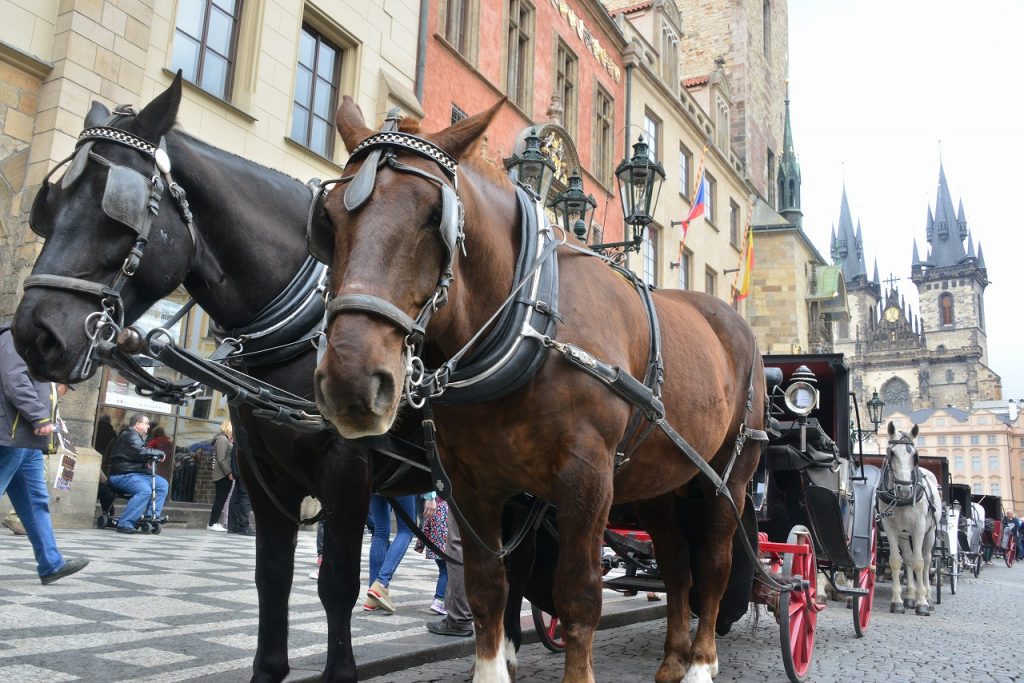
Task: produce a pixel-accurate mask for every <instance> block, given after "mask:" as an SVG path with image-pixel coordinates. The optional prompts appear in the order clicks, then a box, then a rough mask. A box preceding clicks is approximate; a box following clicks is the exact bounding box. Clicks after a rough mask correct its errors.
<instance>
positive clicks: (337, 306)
mask: <svg viewBox="0 0 1024 683" xmlns="http://www.w3.org/2000/svg"><path fill="white" fill-rule="evenodd" d="M398 121H399V114H398V110H397V109H392V110H391V111H390V112H388V116H387V118H386V119H385V122H384V126H383V127H382V128H381V132H379V133H376V134H374V135H371V136H370V137H368V138H366V139H365V140H363V141H362V142H360V143H359V144H358V145H357V146H356V147H355V148H354V149H353V150H352V154H351V156H350V157H349V160H348V163H347V164H346V167H347V166H348V165H349V164H352V163H353V162H354V161H357V160H359V159H363V158H364V157H365V160H364V162H363V165H362V166H361V167H360V169H359V170H358V171H357V172H356V173H355V174H353V175H350V176H345V177H342V178H337V179H335V180H327V181H324V182H322V183H320V187H319V188H318V190H317V192H316V193H314V196H313V203H312V206H311V210H310V222H309V226H308V227H307V234H308V236H309V244H310V252H311V253H313V255H314V256H315V257H317V258H318V259H320V260H321V261H324V262H325V263H327V264H330V263H331V261H332V260H333V256H334V255H333V253H330V254H328V253H325V250H324V249H323V248H322V247H319V248H318V247H317V246H316V245H318V244H323V243H324V240H322V239H319V238H320V237H321V236H320V235H318V234H317V232H318V230H322V229H323V228H317V227H316V226H315V225H314V223H313V215H314V213H315V211H316V210H317V207H318V206H319V203H320V201H321V198H322V196H323V194H324V192H325V191H326V188H328V187H329V186H331V185H334V184H340V183H347V184H348V187H347V188H346V189H345V195H344V200H343V203H344V205H345V208H346V209H347V210H348V211H349V212H350V213H353V212H355V211H357V210H358V209H359V208H361V207H362V206H363V205H364V204H366V202H367V201H368V200H369V198H370V195H371V194H372V193H373V188H374V184H375V183H376V177H377V171H378V169H379V168H380V167H382V166H384V165H387V166H388V167H389V168H391V169H392V170H393V171H396V172H398V173H409V174H412V175H415V176H418V177H420V178H423V179H425V180H428V181H430V182H432V183H436V184H437V185H438V186H439V188H440V192H441V220H440V225H439V234H440V239H441V243H442V245H443V246H444V251H445V256H444V261H443V263H442V267H441V272H440V275H439V277H438V279H437V284H436V285H435V287H434V291H433V292H432V293H431V294H430V295H429V296H428V297H427V300H426V301H425V302H424V303H423V304H422V305H421V307H420V310H419V313H418V314H417V315H416V317H415V318H413V317H412V316H410V315H408V314H407V313H406V312H405V311H403V310H402V309H401V308H400V307H398V306H396V305H395V304H393V303H392V302H390V301H388V300H386V299H383V298H381V297H378V296H374V295H371V294H343V295H341V296H337V297H333V298H331V299H329V300H328V302H327V311H326V314H325V329H326V327H327V326H329V325H330V324H331V321H332V320H334V318H335V317H336V316H337V315H339V314H341V313H343V312H348V311H357V312H361V313H366V314H369V315H371V316H375V317H378V318H383V319H384V320H386V321H388V322H390V323H391V324H392V325H394V326H395V327H397V328H398V329H399V330H401V331H402V332H404V333H405V340H404V347H405V353H404V355H405V365H406V395H407V397H409V398H411V397H412V395H413V393H414V389H415V388H416V387H418V386H420V385H421V384H422V383H423V381H424V376H425V368H424V364H423V361H422V360H421V359H420V352H421V350H422V346H423V343H424V338H425V335H426V328H427V324H428V323H429V322H430V318H431V317H432V316H433V314H434V313H435V312H437V311H438V310H439V309H440V308H441V307H442V306H444V305H445V304H446V303H448V290H449V288H450V287H451V285H452V283H453V282H454V280H455V259H456V257H457V255H458V253H459V252H460V251H461V252H462V253H463V255H465V232H464V225H465V216H464V211H463V207H462V202H461V200H460V199H459V197H458V194H457V192H458V186H459V181H458V162H457V161H456V160H455V159H454V158H453V157H452V156H451V155H449V154H448V153H447V152H445V151H444V150H443V149H441V148H440V147H438V146H437V145H435V144H434V143H432V142H430V141H429V140H426V139H424V138H421V137H419V136H417V135H411V134H409V133H402V132H399V131H398V130H397V128H398ZM401 151H404V152H411V153H413V154H415V155H417V156H420V157H423V158H425V159H429V160H430V161H432V162H434V163H435V164H436V165H437V166H438V168H440V169H441V171H442V172H443V174H444V177H441V176H437V175H434V174H432V173H428V172H427V171H423V170H421V169H419V168H416V167H414V166H409V165H407V164H404V163H402V162H401V161H399V160H398V157H397V153H398V152H401ZM449 183H450V184H449ZM413 405H414V406H415V407H419V406H420V405H422V402H419V403H418V404H417V403H415V402H413Z"/></svg>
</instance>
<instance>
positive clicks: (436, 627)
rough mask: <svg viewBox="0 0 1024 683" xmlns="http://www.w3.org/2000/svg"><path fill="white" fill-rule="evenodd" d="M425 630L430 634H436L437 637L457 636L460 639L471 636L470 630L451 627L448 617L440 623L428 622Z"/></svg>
mask: <svg viewBox="0 0 1024 683" xmlns="http://www.w3.org/2000/svg"><path fill="white" fill-rule="evenodd" d="M427 630H428V631H430V632H431V633H436V634H437V635H439V636H459V637H460V638H465V637H467V636H471V635H473V629H472V628H469V627H465V628H458V627H456V626H452V624H451V623H450V622H449V621H448V617H445V618H444V619H441V620H440V621H428V622H427Z"/></svg>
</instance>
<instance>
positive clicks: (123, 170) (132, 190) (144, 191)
mask: <svg viewBox="0 0 1024 683" xmlns="http://www.w3.org/2000/svg"><path fill="white" fill-rule="evenodd" d="M149 189H150V182H149V179H148V178H147V177H146V176H144V175H142V174H141V173H139V172H138V171H136V170H134V169H131V168H128V167H127V166H114V165H111V166H110V167H109V168H108V169H107V186H106V188H105V189H104V190H103V199H102V200H101V203H100V205H101V206H102V207H103V213H105V214H107V216H109V217H110V218H113V219H114V220H115V221H118V222H119V223H123V224H124V225H127V226H128V227H129V228H131V229H132V230H134V231H135V232H137V233H142V231H143V228H145V226H146V207H147V206H148V204H149Z"/></svg>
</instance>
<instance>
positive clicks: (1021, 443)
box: [1019, 437, 1024, 448]
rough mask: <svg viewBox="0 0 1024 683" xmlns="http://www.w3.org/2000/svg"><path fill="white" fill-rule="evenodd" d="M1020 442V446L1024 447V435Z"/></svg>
mask: <svg viewBox="0 0 1024 683" xmlns="http://www.w3.org/2000/svg"><path fill="white" fill-rule="evenodd" d="M1019 444H1020V447H1021V448H1024V437H1022V438H1021V439H1020V442H1019Z"/></svg>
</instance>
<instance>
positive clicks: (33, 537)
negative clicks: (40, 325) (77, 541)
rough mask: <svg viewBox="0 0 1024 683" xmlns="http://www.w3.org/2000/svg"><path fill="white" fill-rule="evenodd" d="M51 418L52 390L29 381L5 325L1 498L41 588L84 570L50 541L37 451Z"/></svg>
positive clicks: (0, 359)
mask: <svg viewBox="0 0 1024 683" xmlns="http://www.w3.org/2000/svg"><path fill="white" fill-rule="evenodd" d="M56 415H57V390H56V387H54V386H53V385H52V384H50V383H49V382H36V381H34V380H33V379H32V378H31V377H30V376H29V374H28V367H27V366H26V365H25V361H24V360H22V358H21V356H19V355H18V352H17V351H16V350H15V349H14V343H13V341H12V339H11V332H10V325H0V495H3V494H4V493H7V495H8V497H9V498H10V499H11V504H12V505H14V509H15V511H16V512H17V513H18V517H19V518H20V519H21V522H22V524H23V525H24V526H25V534H26V535H27V536H28V539H29V541H30V542H31V543H32V552H33V553H35V556H36V571H37V572H38V573H39V579H40V581H42V582H43V583H44V584H47V583H53V582H54V581H56V580H57V579H60V578H63V577H65V576H68V575H69V574H74V573H75V572H77V571H79V570H80V569H83V568H85V566H86V565H87V564H89V560H87V559H85V558H81V557H79V558H69V559H65V558H64V557H63V556H62V555H61V553H60V551H59V550H57V541H56V539H54V537H53V523H52V522H51V520H50V492H49V490H48V489H47V486H46V465H45V464H44V462H43V451H42V449H44V448H45V449H47V450H49V449H50V446H51V444H50V440H51V438H54V437H53V432H54V429H55V426H56Z"/></svg>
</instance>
